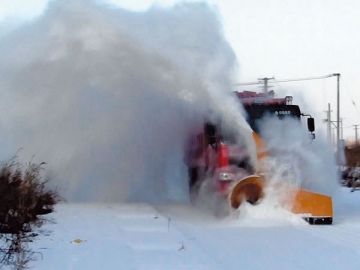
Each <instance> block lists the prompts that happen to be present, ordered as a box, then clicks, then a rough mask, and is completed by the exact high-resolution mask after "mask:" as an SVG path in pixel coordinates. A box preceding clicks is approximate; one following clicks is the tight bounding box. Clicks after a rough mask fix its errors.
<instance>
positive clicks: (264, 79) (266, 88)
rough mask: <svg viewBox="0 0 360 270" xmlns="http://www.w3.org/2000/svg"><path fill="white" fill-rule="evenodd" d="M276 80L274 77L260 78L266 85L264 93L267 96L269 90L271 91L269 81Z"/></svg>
mask: <svg viewBox="0 0 360 270" xmlns="http://www.w3.org/2000/svg"><path fill="white" fill-rule="evenodd" d="M273 79H274V77H272V78H266V77H265V78H260V79H258V80H259V81H263V83H264V93H265V94H267V93H268V90H269V85H268V82H269V80H273Z"/></svg>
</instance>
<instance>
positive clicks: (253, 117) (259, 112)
mask: <svg viewBox="0 0 360 270" xmlns="http://www.w3.org/2000/svg"><path fill="white" fill-rule="evenodd" d="M244 109H245V111H246V113H247V119H246V121H247V122H248V123H249V125H250V126H251V128H252V129H253V130H254V131H255V132H259V127H258V125H257V123H258V120H260V119H262V118H264V117H267V116H271V117H273V116H275V117H277V118H279V119H283V118H285V117H293V118H296V119H298V120H299V121H300V116H301V112H300V108H299V106H297V105H263V104H251V105H246V106H244Z"/></svg>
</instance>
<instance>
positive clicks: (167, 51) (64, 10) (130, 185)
mask: <svg viewBox="0 0 360 270" xmlns="http://www.w3.org/2000/svg"><path fill="white" fill-rule="evenodd" d="M0 53H1V55H2V61H1V63H0V87H1V90H2V93H3V98H2V99H1V101H0V102H1V108H2V110H3V113H2V114H1V115H0V121H1V127H2V138H3V139H2V141H1V143H2V144H3V146H4V147H5V146H6V147H7V149H8V151H7V153H6V155H9V153H15V152H16V151H17V150H18V149H19V148H23V150H22V151H21V152H20V154H19V156H20V158H21V160H22V161H24V162H27V161H29V160H30V159H31V156H33V155H35V158H34V161H35V162H36V161H39V162H42V161H45V162H46V163H47V165H46V168H45V169H46V171H48V172H50V177H51V178H52V181H51V182H50V183H52V184H53V185H55V186H57V188H58V190H59V192H60V193H61V195H62V196H63V197H65V199H67V200H68V201H116V202H123V201H140V202H157V201H166V200H168V199H170V198H171V199H177V200H183V199H184V198H187V196H188V182H187V181H188V180H187V175H186V174H187V170H186V168H185V167H184V165H183V155H182V154H183V153H182V151H183V148H184V143H185V140H186V137H187V135H188V133H189V132H190V131H191V130H192V129H193V127H195V126H198V125H199V124H201V123H202V121H203V116H204V114H206V112H207V111H208V109H209V108H211V109H212V110H215V111H218V112H219V113H222V114H224V115H226V114H228V115H230V117H228V118H229V119H232V120H231V121H234V123H236V125H237V126H238V129H239V130H240V129H247V130H249V128H248V127H247V124H246V123H245V120H244V118H243V117H242V116H241V111H240V109H239V106H238V103H236V101H234V100H233V99H231V98H230V97H228V96H230V95H228V93H229V92H230V91H232V83H233V82H232V74H233V71H234V69H235V68H236V58H235V55H234V52H233V51H232V49H231V47H230V46H229V44H228V43H227V42H226V40H225V38H224V35H223V32H222V28H221V25H220V23H219V18H218V15H217V13H216V10H215V9H214V8H213V7H212V6H209V5H208V4H205V3H183V4H177V5H175V6H173V7H170V8H162V7H160V6H154V7H151V8H150V9H149V10H147V11H144V12H134V11H128V10H125V9H122V8H118V7H114V6H111V5H108V4H106V5H105V4H101V3H100V2H99V1H88V0H57V1H51V2H50V3H49V5H48V7H47V8H46V10H45V11H44V13H43V14H42V15H41V16H39V17H37V18H35V19H34V20H32V21H30V22H28V23H26V24H24V25H23V26H21V27H19V28H18V29H17V30H16V31H13V32H12V33H10V34H8V35H5V36H3V37H1V39H0ZM226 93H227V94H226ZM219 101H220V102H219ZM229 106H232V107H233V108H234V110H225V109H228V108H229ZM232 116H233V117H232ZM247 138H248V139H249V138H250V137H249V136H248V137H247ZM249 145H251V143H249ZM1 158H2V159H6V158H8V156H2V157H1Z"/></svg>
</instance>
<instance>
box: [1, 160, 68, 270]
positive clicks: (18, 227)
mask: <svg viewBox="0 0 360 270" xmlns="http://www.w3.org/2000/svg"><path fill="white" fill-rule="evenodd" d="M44 165H45V163H44V162H42V163H40V164H36V163H33V162H32V161H31V162H30V163H29V164H27V166H25V168H24V167H23V166H22V165H21V164H20V163H19V161H18V159H17V158H16V157H15V158H13V159H12V160H10V162H8V163H6V164H4V165H3V166H2V167H1V168H0V238H1V240H2V241H1V243H2V245H3V246H2V247H0V254H1V255H2V258H0V263H1V265H10V266H12V267H13V268H14V269H25V268H27V265H28V263H29V262H30V261H32V260H33V259H34V252H32V251H31V250H30V249H29V248H28V242H32V241H33V239H34V238H35V237H36V236H37V235H36V234H35V233H32V231H33V229H34V228H35V227H40V226H41V225H43V224H44V222H46V220H45V218H43V215H44V214H48V213H51V212H52V211H53V210H54V206H55V205H56V203H58V202H59V201H60V200H61V198H60V196H59V194H58V193H57V191H56V190H55V191H54V190H49V189H47V188H46V184H47V182H48V181H49V179H46V180H42V176H41V174H42V170H43V166H44ZM1 265H0V267H1Z"/></svg>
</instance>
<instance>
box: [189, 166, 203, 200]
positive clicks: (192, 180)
mask: <svg viewBox="0 0 360 270" xmlns="http://www.w3.org/2000/svg"><path fill="white" fill-rule="evenodd" d="M188 173H189V197H190V202H191V204H195V201H196V198H197V197H198V194H199V188H200V183H199V168H198V167H189V172H188Z"/></svg>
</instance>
